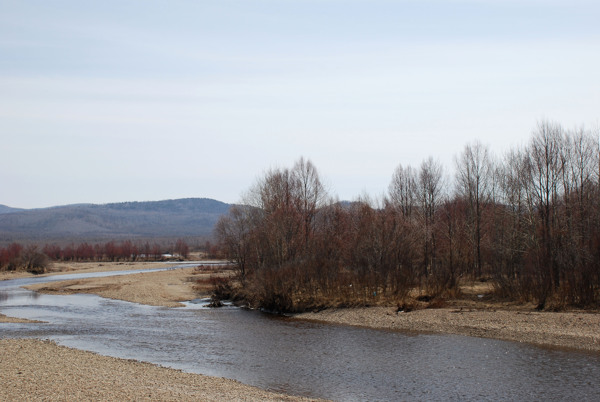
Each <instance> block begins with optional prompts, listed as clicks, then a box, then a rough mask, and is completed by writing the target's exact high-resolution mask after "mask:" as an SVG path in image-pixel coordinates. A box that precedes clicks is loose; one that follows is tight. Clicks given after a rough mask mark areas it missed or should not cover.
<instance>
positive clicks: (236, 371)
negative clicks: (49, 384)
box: [0, 274, 600, 401]
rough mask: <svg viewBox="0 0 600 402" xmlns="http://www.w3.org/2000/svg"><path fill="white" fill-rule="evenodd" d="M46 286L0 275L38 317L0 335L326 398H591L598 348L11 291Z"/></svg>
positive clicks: (15, 304) (13, 301) (8, 294)
mask: <svg viewBox="0 0 600 402" xmlns="http://www.w3.org/2000/svg"><path fill="white" fill-rule="evenodd" d="M97 275H98V274H97ZM86 276H90V274H87V275H83V276H77V277H79V278H81V277H86ZM73 277H74V276H69V277H66V276H61V277H54V278H52V279H53V280H63V279H67V278H73ZM43 281H48V278H32V279H19V280H12V281H3V282H0V311H1V312H2V313H4V314H6V315H9V316H14V317H21V318H28V319H35V320H43V321H46V322H47V323H46V324H0V337H37V338H43V339H52V340H54V341H56V342H57V343H59V344H61V345H66V346H71V347H75V348H80V349H86V350H91V351H94V352H98V353H101V354H104V355H109V356H115V357H122V358H130V359H137V360H142V361H147V362H151V363H156V364H160V365H164V366H169V367H174V368H178V369H182V370H185V371H189V372H194V373H201V374H208V375H214V376H221V377H228V378H233V379H236V380H239V381H241V382H243V383H246V384H251V385H256V386H258V387H261V388H264V389H269V390H275V391H282V392H286V393H290V394H294V395H303V396H310V397H321V398H330V399H335V400H371V401H372V400H387V401H390V400H460V401H464V400H478V401H479V400H544V401H548V400H578V401H585V400H598V398H599V397H600V355H599V354H591V353H580V352H572V351H563V350H552V349H545V348H538V347H535V346H531V345H523V344H519V343H513V342H504V341H497V340H491V339H482V338H470V337H462V336H453V335H410V334H404V333H399V332H390V331H378V330H370V329H362V328H353V327H345V326H335V325H324V324H315V323H309V322H301V321H294V320H290V319H285V318H281V317H274V316H270V315H266V314H262V313H260V312H256V311H245V310H241V309H238V308H234V307H225V308H221V309H206V308H202V307H201V305H199V304H194V303H189V304H188V306H187V307H185V308H175V309H174V308H163V307H150V306H143V305H139V304H134V303H127V302H122V301H116V300H109V299H103V298H100V297H97V296H93V295H70V296H54V295H40V294H37V293H34V292H30V291H27V290H25V289H22V288H19V286H22V285H25V284H29V283H35V282H43Z"/></svg>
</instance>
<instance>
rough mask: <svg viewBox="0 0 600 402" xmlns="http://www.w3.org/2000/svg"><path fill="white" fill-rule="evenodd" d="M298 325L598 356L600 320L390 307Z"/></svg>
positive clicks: (315, 317) (332, 313) (336, 313)
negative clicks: (494, 342) (452, 338)
mask: <svg viewBox="0 0 600 402" xmlns="http://www.w3.org/2000/svg"><path fill="white" fill-rule="evenodd" d="M293 317H294V319H297V320H308V321H313V322H320V323H328V324H337V325H350V326H357V327H362V328H371V329H380V330H393V331H405V332H413V333H421V334H453V335H461V336H472V337H480V338H491V339H499V340H505V341H512V342H520V343H528V344H532V345H536V346H541V347H553V348H565V349H570V350H578V351H587V352H594V353H598V352H600V330H599V329H600V315H599V314H598V313H587V312H538V311H527V310H517V311H515V310H513V311H511V310H476V309H469V310H464V309H458V308H439V309H422V310H415V311H411V312H408V313H405V312H398V313H397V312H396V309H395V308H391V307H363V308H350V309H331V310H323V311H320V312H315V313H301V314H296V315H294V316H293Z"/></svg>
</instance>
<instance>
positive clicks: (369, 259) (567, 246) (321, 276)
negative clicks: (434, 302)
mask: <svg viewBox="0 0 600 402" xmlns="http://www.w3.org/2000/svg"><path fill="white" fill-rule="evenodd" d="M599 157H600V154H599V148H598V137H597V134H596V133H592V132H590V131H586V130H583V129H581V130H573V131H567V130H565V129H563V128H562V127H561V126H560V125H559V124H556V123H552V122H547V121H544V122H541V123H540V124H539V125H538V127H537V128H536V129H535V130H534V132H533V134H532V137H531V139H530V141H529V143H528V144H527V145H526V146H524V147H522V148H515V149H513V150H511V151H509V152H507V153H506V154H505V155H503V156H502V157H501V158H495V157H494V156H493V155H492V153H491V151H490V150H489V149H488V148H487V147H486V146H484V145H482V144H481V143H479V142H474V143H472V144H468V145H467V146H465V148H464V150H463V151H462V153H461V154H460V155H458V156H457V157H456V159H455V162H456V166H455V168H456V169H455V175H454V177H452V178H449V177H447V176H446V175H445V173H444V169H443V166H442V165H441V164H440V163H439V162H437V161H436V160H434V159H433V158H428V159H426V160H425V161H424V162H423V163H422V164H421V165H420V166H419V167H418V168H415V167H412V166H403V165H400V166H398V167H397V169H396V170H395V172H394V173H393V176H392V181H391V183H390V186H389V191H388V193H387V195H385V196H384V197H382V199H380V200H376V201H373V200H369V199H359V200H357V201H355V202H352V203H340V202H337V201H335V200H332V199H331V198H330V197H329V195H328V194H327V192H326V190H325V188H324V187H323V185H322V183H321V180H320V178H319V175H318V173H317V170H316V168H315V167H314V166H313V165H312V163H311V162H310V161H306V160H304V159H300V160H299V161H298V162H297V163H296V164H295V165H294V167H293V168H292V169H273V170H270V171H268V172H267V173H266V174H265V176H264V177H263V178H261V179H260V180H258V182H257V183H256V184H255V186H254V187H252V188H251V189H250V190H249V192H248V193H247V195H246V196H245V197H244V199H243V203H242V205H240V206H237V207H234V208H232V209H231V211H230V213H229V214H228V215H227V216H224V217H222V218H221V220H220V221H219V222H218V224H217V226H216V235H217V237H218V238H219V240H220V242H221V244H222V245H223V246H224V247H225V248H226V250H227V252H228V255H229V256H230V258H232V259H233V260H234V261H235V262H236V263H237V266H238V268H239V277H240V283H241V284H242V293H243V297H245V298H247V299H248V300H249V301H251V302H253V303H255V304H257V305H261V306H263V307H265V308H272V309H276V310H302V309H305V308H308V307H316V306H320V305H331V304H338V305H339V304H348V303H354V304H371V303H376V302H379V301H381V300H388V301H389V300H394V301H397V302H399V303H400V302H402V301H403V300H404V299H405V298H406V297H407V295H408V293H409V292H410V291H411V290H414V289H417V290H418V291H419V292H421V293H423V294H427V295H429V296H431V297H435V296H441V295H443V294H444V293H448V292H456V291H457V287H458V284H459V282H460V280H461V279H469V280H474V279H481V278H488V279H490V280H493V281H494V284H495V286H496V289H497V291H498V293H499V294H500V295H502V296H505V297H507V298H511V299H514V300H520V301H534V302H536V303H537V304H538V305H539V306H540V308H543V307H544V306H545V305H546V304H547V302H549V301H550V302H552V304H553V305H555V306H562V305H567V304H568V305H575V306H597V305H598V302H599V301H600V192H599V188H600V187H599V184H600V170H599V169H600V164H599Z"/></svg>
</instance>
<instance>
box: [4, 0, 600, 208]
mask: <svg viewBox="0 0 600 402" xmlns="http://www.w3.org/2000/svg"><path fill="white" fill-rule="evenodd" d="M599 4H600V3H598V2H597V1H577V0H574V1H559V0H555V1H541V0H539V1H533V0H532V1H516V0H515V1H500V0H496V1H494V0H487V1H486V0H480V1H475V0H473V1H467V0H464V1H436V0H429V1H428V0H425V1H424V0H420V1H418V0H415V1H377V0H369V1H341V0H321V1H318V0H305V1H293V0H277V1H275V0H272V1H253V0H239V1H227V0H219V1H216V0H215V1H210V2H209V1H191V0H190V1H145V0H139V1H130V0H118V1H83V0H74V1H47V0H44V1H23V0H18V1H4V0H0V138H1V144H2V153H1V154H2V157H1V158H0V204H6V205H10V206H13V207H25V208H32V207H46V206H53V205H61V204H69V203H79V202H92V203H105V202H119V201H134V200H135V201H144V200H160V199H167V198H180V197H208V198H215V199H218V200H221V201H225V202H236V201H239V198H240V195H241V193H242V192H243V191H245V190H246V189H248V188H249V187H250V186H251V185H252V184H253V183H254V181H255V179H256V178H257V177H259V176H261V174H262V173H263V172H264V171H265V170H266V169H268V168H270V167H275V166H281V167H287V166H291V165H292V164H293V162H294V161H295V160H296V159H298V158H299V157H300V156H304V157H305V158H308V159H311V160H312V161H313V163H314V164H315V165H316V166H317V168H318V169H319V171H320V173H321V174H322V176H323V177H324V178H325V180H326V182H327V183H328V185H329V188H330V190H331V193H332V194H334V195H337V196H339V198H341V199H354V198H356V197H357V196H360V195H362V194H365V193H366V194H369V195H371V196H374V197H377V196H379V195H381V194H382V193H383V192H385V191H386V189H387V186H388V183H389V181H390V179H391V175H392V173H393V171H394V169H395V167H396V166H397V165H398V164H399V163H402V164H412V165H414V166H418V165H419V164H420V163H421V161H422V160H423V159H425V158H427V157H428V156H433V157H434V158H438V159H439V160H440V161H441V162H442V163H443V164H444V165H445V167H446V168H447V171H448V173H451V170H452V168H453V158H454V156H455V155H457V154H458V153H459V152H460V151H461V150H462V149H463V147H464V146H465V144H466V143H468V142H471V141H473V140H475V139H479V140H480V141H482V142H483V143H484V144H487V145H489V146H490V147H491V149H492V150H493V151H495V152H496V153H499V154H501V153H502V152H504V151H505V150H507V149H508V148H509V147H510V146H515V145H519V144H522V143H524V142H526V141H527V140H528V138H529V135H530V133H531V131H532V129H533V128H534V127H535V125H536V123H537V121H539V120H540V119H543V118H547V119H551V120H555V121H558V122H560V123H562V124H563V125H564V126H565V127H567V128H571V127H574V126H580V125H586V126H587V127H591V126H594V125H598V121H599V118H600V24H599V23H598V18H599V17H600V5H599Z"/></svg>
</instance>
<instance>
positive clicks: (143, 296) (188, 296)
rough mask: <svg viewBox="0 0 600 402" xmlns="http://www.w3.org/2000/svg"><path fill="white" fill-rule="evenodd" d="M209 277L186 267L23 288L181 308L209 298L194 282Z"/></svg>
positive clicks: (204, 273) (204, 289) (205, 291)
mask: <svg viewBox="0 0 600 402" xmlns="http://www.w3.org/2000/svg"><path fill="white" fill-rule="evenodd" d="M136 268H137V267H136ZM213 274H215V273H214V272H212V271H201V270H198V269H197V268H196V267H190V268H178V269H173V270H169V271H159V272H145V273H139V274H133V275H122V276H109V277H105V278H88V279H77V280H67V281H59V282H51V283H41V284H36V285H31V286H26V288H27V289H30V290H35V291H37V292H41V293H48V294H74V293H92V294H97V295H99V296H102V297H106V298H109V299H118V300H125V301H129V302H133V303H140V304H148V305H151V306H165V307H181V306H183V304H181V302H182V301H187V300H193V299H196V298H199V297H208V296H210V291H211V288H210V285H209V284H206V285H204V286H202V285H200V284H198V280H203V279H204V280H207V279H208V278H209V277H210V275H213Z"/></svg>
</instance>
